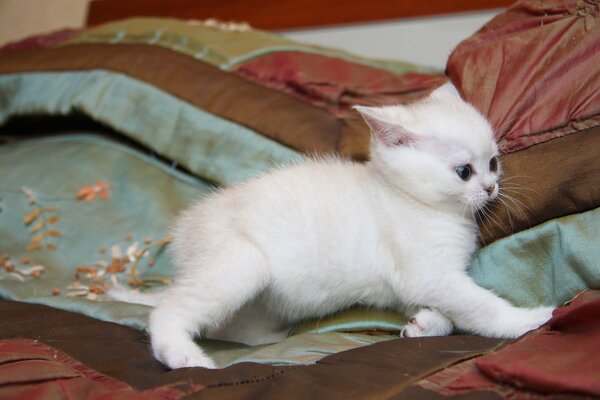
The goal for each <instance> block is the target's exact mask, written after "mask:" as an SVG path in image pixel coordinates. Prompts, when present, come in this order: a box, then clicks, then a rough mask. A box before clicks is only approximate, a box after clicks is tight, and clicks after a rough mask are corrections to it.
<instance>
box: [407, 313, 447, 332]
mask: <svg viewBox="0 0 600 400" xmlns="http://www.w3.org/2000/svg"><path fill="white" fill-rule="evenodd" d="M452 329H453V326H452V322H451V321H450V320H449V319H448V318H446V317H445V316H444V315H443V314H441V313H440V312H439V311H437V310H434V309H431V308H423V309H421V310H419V312H418V313H416V314H415V315H414V316H413V317H412V318H411V319H410V321H409V322H408V325H406V327H405V328H404V329H403V330H402V333H401V335H402V336H403V337H424V336H448V335H449V334H451V333H452Z"/></svg>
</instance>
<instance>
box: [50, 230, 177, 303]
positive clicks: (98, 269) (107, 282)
mask: <svg viewBox="0 0 600 400" xmlns="http://www.w3.org/2000/svg"><path fill="white" fill-rule="evenodd" d="M148 238H149V237H146V239H145V240H144V243H145V244H146V245H145V246H144V247H140V244H139V243H140V242H138V241H135V242H133V243H132V244H130V245H129V246H127V248H126V249H125V251H123V250H122V247H121V246H120V245H119V244H114V245H112V246H111V247H110V252H109V251H108V248H107V247H106V246H101V247H100V248H99V249H98V251H99V253H100V254H103V255H108V256H110V260H98V261H96V262H94V264H93V265H94V266H86V265H78V266H76V267H75V271H74V272H75V279H76V281H74V282H72V283H71V285H69V286H68V287H67V288H66V289H67V291H66V296H67V297H85V298H87V299H88V300H97V299H98V296H100V295H103V294H105V292H106V291H107V290H108V289H110V288H111V287H117V286H121V285H120V283H119V277H120V276H122V277H124V276H125V274H128V275H129V280H128V284H129V286H131V287H134V288H142V287H150V286H152V285H154V284H161V285H169V284H170V283H171V279H170V278H167V277H156V278H140V277H139V276H138V268H139V266H140V263H141V262H142V260H144V259H145V260H146V263H147V266H148V267H152V266H153V265H154V263H155V258H156V257H158V256H159V255H160V254H162V252H163V250H164V247H165V246H166V245H168V244H169V242H170V241H171V238H170V237H166V238H164V239H162V240H159V241H157V242H155V243H152V240H150V241H148V240H147V239H148ZM125 240H127V241H131V240H132V237H131V235H130V234H129V235H127V236H125ZM107 253H110V254H107ZM150 254H153V256H154V257H150V256H149V255H150ZM107 278H108V279H107ZM82 282H85V284H84V283H82ZM55 289H56V290H54V291H53V294H55V295H60V294H61V293H62V291H61V290H60V288H55Z"/></svg>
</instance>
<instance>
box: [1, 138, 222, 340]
mask: <svg viewBox="0 0 600 400" xmlns="http://www.w3.org/2000/svg"><path fill="white" fill-rule="evenodd" d="M0 171H1V173H0V198H2V202H3V210H2V212H1V213H0V256H1V255H3V254H9V255H10V256H11V262H12V263H14V264H15V267H16V268H17V269H18V270H26V269H27V268H29V267H31V266H35V265H43V266H44V268H45V269H44V271H43V273H42V274H41V276H40V277H39V278H37V279H36V278H32V277H31V276H26V277H24V279H23V282H21V281H20V280H18V279H17V277H15V276H14V275H11V274H9V273H8V272H7V271H6V270H5V268H0V296H2V297H4V298H9V299H15V300H23V301H28V302H34V303H42V304H46V305H50V306H53V307H57V308H62V309H66V310H71V311H77V312H81V313H84V314H87V315H90V316H92V317H96V318H99V319H102V320H108V321H113V322H118V323H122V324H125V325H129V326H133V327H136V328H140V329H143V328H144V327H145V326H146V318H147V314H148V310H147V307H145V306H139V305H130V304H123V303H114V302H110V301H106V299H105V298H104V296H99V297H98V299H97V300H89V299H87V298H86V297H79V296H78V297H69V293H73V292H75V291H76V289H68V286H69V285H72V284H73V282H75V281H76V280H79V281H80V282H81V284H82V285H84V286H90V285H96V286H103V285H104V284H110V280H109V277H108V276H106V275H105V276H104V278H103V279H102V280H98V281H95V280H91V279H87V278H85V277H80V278H79V279H76V276H75V272H76V268H77V267H81V266H85V267H88V268H90V267H91V268H94V267H95V268H98V269H102V268H99V267H98V266H97V265H96V263H97V262H98V261H101V262H106V263H108V264H110V263H111V258H112V252H111V249H112V247H113V246H117V247H119V248H120V251H121V253H122V254H123V255H125V252H126V250H127V248H128V247H130V246H132V245H133V244H134V243H135V242H136V241H137V242H138V243H139V247H141V246H143V245H144V244H145V243H144V240H146V239H152V241H157V240H160V239H162V238H164V237H165V236H167V234H168V229H169V226H170V224H171V223H172V220H173V218H174V217H175V215H176V214H177V213H178V212H179V211H180V210H181V209H182V208H184V207H185V206H186V205H187V204H189V203H190V202H191V201H192V200H193V199H196V198H198V197H201V196H202V194H203V193H208V192H210V191H212V190H213V187H212V186H210V185H209V184H207V183H206V182H203V181H201V180H199V179H196V178H191V177H189V176H186V175H184V174H182V173H179V172H177V171H175V170H173V169H171V168H168V167H166V166H164V165H163V164H162V163H161V162H159V161H156V160H154V159H152V158H150V157H148V156H144V155H141V154H139V153H138V152H135V151H133V150H131V149H129V148H128V147H125V146H122V145H119V144H116V143H114V142H111V141H109V140H106V139H101V138H98V137H94V136H90V135H75V136H59V137H53V138H50V139H40V140H30V141H18V142H15V143H12V144H7V145H4V146H0ZM97 180H102V181H104V182H106V183H109V184H111V185H112V186H111V188H110V189H108V193H109V194H110V198H109V199H101V198H95V199H94V200H93V201H91V202H86V201H82V200H77V199H76V194H77V193H78V191H79V189H80V188H81V187H83V186H86V185H89V184H93V183H95V182H96V181H97ZM23 187H25V188H28V189H30V190H32V191H33V193H34V195H35V197H36V198H37V202H36V204H29V202H28V198H27V196H26V194H25V193H24V192H23V191H22V188H23ZM40 207H42V208H48V207H50V208H55V210H54V211H50V212H45V213H44V215H42V216H40V217H39V218H37V219H36V220H35V221H33V222H32V223H30V224H29V225H25V223H24V220H23V219H24V216H25V215H27V214H28V213H30V212H31V211H32V210H34V209H35V208H40ZM51 217H56V218H57V219H58V221H55V222H54V223H51V222H50V221H51V219H50V218H51ZM43 218H45V220H46V221H47V222H46V224H45V225H46V226H45V227H44V228H43V229H41V230H39V231H37V232H32V228H33V227H34V225H36V224H37V223H38V222H40V221H42V219H43ZM47 229H53V230H56V231H58V232H60V235H61V236H60V237H48V238H46V240H45V242H44V246H42V248H41V249H38V250H29V251H28V250H26V246H27V244H28V243H29V242H30V241H31V238H32V237H33V236H35V235H36V234H38V233H40V232H44V231H47ZM129 236H131V238H130V239H129ZM48 243H52V244H53V245H54V246H56V249H55V250H52V249H49V248H47V247H46V246H45V245H46V244H48ZM102 248H106V251H105V252H104V253H101V249H102ZM158 250H159V249H158V248H157V249H153V250H152V251H151V254H150V256H149V257H152V258H154V259H155V264H154V265H152V266H149V264H148V262H147V260H146V259H144V260H143V261H142V262H140V263H139V275H140V276H141V277H168V276H170V275H171V268H170V265H169V262H168V256H167V254H166V253H165V252H162V253H160V254H158V253H157V251H158ZM24 257H28V258H29V262H28V263H27V265H26V264H25V263H23V262H22V260H23V258H24ZM116 276H118V278H119V281H120V283H121V284H123V285H127V283H128V280H129V275H128V274H126V273H120V274H116ZM54 288H58V289H60V291H61V293H60V295H53V294H52V290H53V289H54Z"/></svg>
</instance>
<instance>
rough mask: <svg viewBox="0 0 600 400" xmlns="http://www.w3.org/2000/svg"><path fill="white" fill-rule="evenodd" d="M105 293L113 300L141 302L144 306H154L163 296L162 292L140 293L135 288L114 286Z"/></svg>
mask: <svg viewBox="0 0 600 400" xmlns="http://www.w3.org/2000/svg"><path fill="white" fill-rule="evenodd" d="M106 295H107V296H108V297H110V298H111V299H113V300H117V301H122V302H125V303H134V304H143V305H145V306H150V307H156V306H158V304H159V303H160V301H161V300H162V298H163V297H164V292H158V293H142V292H139V291H137V290H131V289H127V288H124V287H122V286H116V287H113V288H111V289H110V290H108V291H107V292H106Z"/></svg>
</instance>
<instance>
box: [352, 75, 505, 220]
mask: <svg viewBox="0 0 600 400" xmlns="http://www.w3.org/2000/svg"><path fill="white" fill-rule="evenodd" d="M356 109H357V110H358V111H359V112H360V113H361V114H362V116H363V118H364V119H365V121H366V122H367V124H368V125H369V127H370V128H371V131H372V133H373V140H372V141H371V161H370V163H371V165H373V166H374V167H375V168H376V169H377V170H378V171H379V172H380V173H381V174H382V175H383V176H384V177H385V178H386V180H387V181H388V182H390V183H391V184H392V185H395V186H396V187H397V188H399V189H400V190H402V191H404V192H406V193H408V194H410V195H411V196H413V197H414V198H416V199H417V200H419V201H421V202H423V203H426V204H430V205H434V206H436V207H443V208H451V209H453V210H460V211H462V212H465V211H469V212H475V211H476V210H478V209H481V208H482V207H483V206H485V204H486V203H487V202H488V201H490V200H493V199H495V198H496V197H497V196H498V190H499V188H498V179H499V176H500V173H501V171H500V164H499V162H498V147H497V145H496V141H495V139H494V135H493V132H492V128H491V126H490V124H489V123H488V122H487V120H486V119H485V118H484V117H483V116H482V115H481V114H480V113H479V112H478V111H477V110H475V108H473V107H472V106H471V105H469V104H467V103H466V102H464V101H463V100H462V99H461V98H460V95H459V94H458V92H457V91H456V89H455V88H454V86H452V84H450V83H448V84H445V85H443V86H441V87H440V88H438V89H436V90H435V91H433V92H432V93H431V94H430V95H429V96H428V97H426V98H425V99H423V100H420V101H418V102H415V103H412V104H408V105H398V106H389V107H362V106H357V107H356Z"/></svg>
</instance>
